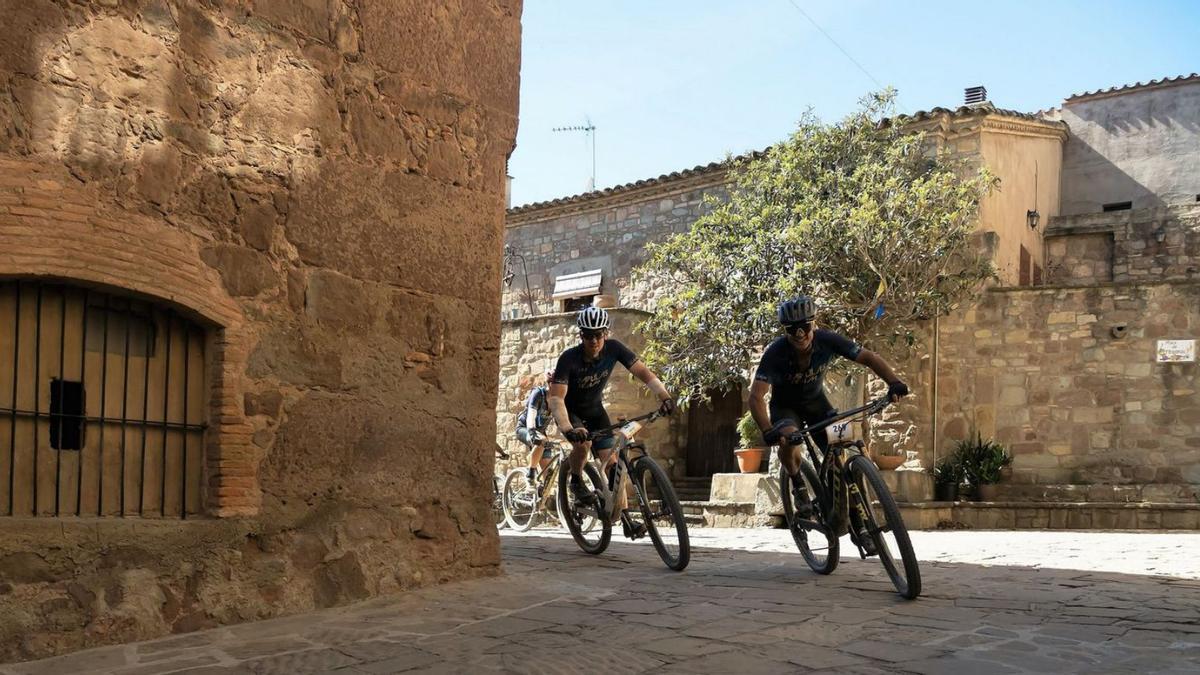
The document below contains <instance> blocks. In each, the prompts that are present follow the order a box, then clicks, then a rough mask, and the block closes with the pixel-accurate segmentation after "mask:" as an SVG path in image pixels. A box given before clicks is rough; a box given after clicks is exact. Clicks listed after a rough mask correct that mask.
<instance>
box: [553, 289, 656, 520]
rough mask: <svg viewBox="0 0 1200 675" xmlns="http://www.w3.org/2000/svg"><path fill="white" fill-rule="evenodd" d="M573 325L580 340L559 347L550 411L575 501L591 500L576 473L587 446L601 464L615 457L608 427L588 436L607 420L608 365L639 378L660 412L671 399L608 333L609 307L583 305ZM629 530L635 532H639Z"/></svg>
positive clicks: (631, 353)
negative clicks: (567, 447)
mask: <svg viewBox="0 0 1200 675" xmlns="http://www.w3.org/2000/svg"><path fill="white" fill-rule="evenodd" d="M576 325H577V326H579V341H580V342H579V344H578V345H576V346H574V347H571V348H570V349H568V350H566V351H565V352H563V353H562V355H561V356H559V357H558V365H557V366H555V368H554V377H553V379H552V380H551V384H550V412H551V413H553V415H554V421H555V422H556V423H557V424H558V428H559V429H560V430H562V432H563V436H565V437H566V439H567V440H568V441H570V442H571V457H570V466H571V492H572V493H574V495H575V499H576V501H579V502H582V503H585V504H592V503H595V501H596V496H595V494H593V493H592V492H591V491H589V490H588V489H587V488H586V487H585V486H584V484H583V479H582V476H581V473H582V472H583V465H584V464H585V463H586V462H587V454H588V450H589V449H592V450H596V451H597V455H598V456H599V458H600V460H601V461H602V462H603V463H604V465H605V466H606V467H607V466H610V465H612V464H613V463H615V461H616V457H615V456H613V454H612V447H613V445H614V444H615V443H616V439H615V438H614V437H613V435H612V433H611V432H609V433H608V434H605V435H604V436H602V437H599V438H596V439H593V440H591V441H589V440H588V434H589V430H591V429H599V428H603V427H607V426H610V425H611V424H612V422H611V421H610V420H609V418H608V412H607V411H605V409H604V385H605V384H606V383H607V382H608V378H609V376H610V375H612V371H613V368H615V367H616V365H617V364H618V363H620V364H621V365H623V366H625V369H626V370H628V371H629V372H630V374H632V375H633V376H634V377H636V378H638V379H639V380H641V381H642V382H643V383H644V384H645V385H646V387H647V388H648V389H650V391H651V392H653V393H654V395H655V396H656V397H658V399H659V401H660V408H659V409H660V411H661V412H662V413H663V414H670V413H672V412H674V411H675V400H674V399H673V398H671V394H670V393H669V392H668V391H667V388H666V387H665V386H663V383H662V382H661V381H660V380H659V379H658V376H656V375H655V374H654V373H653V372H651V371H650V369H649V368H647V367H646V364H644V363H642V362H641V361H640V360H638V357H637V355H636V354H634V353H633V352H632V351H630V349H629V348H628V347H626V346H625V345H624V344H621V342H619V341H618V340H614V339H610V338H609V337H608V312H606V311H604V310H603V309H601V308H599V307H585V308H584V309H583V310H582V311H580V312H579V314H578V315H577V316H576ZM624 499H625V496H624V494H622V495H620V496H619V497H618V500H620V501H621V502H622V503H621V504H620V507H621V508H624V507H625V505H624V503H623V502H624ZM641 527H645V526H644V525H641ZM626 534H627V535H628V534H630V533H626ZM633 534H634V536H637V535H638V534H639V533H633Z"/></svg>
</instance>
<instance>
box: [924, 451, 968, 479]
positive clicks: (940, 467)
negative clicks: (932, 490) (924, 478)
mask: <svg viewBox="0 0 1200 675" xmlns="http://www.w3.org/2000/svg"><path fill="white" fill-rule="evenodd" d="M931 473H932V474H933V482H934V484H935V485H958V484H959V483H962V480H963V470H962V466H961V465H960V464H959V463H958V458H957V457H956V456H955V455H950V456H949V457H945V458H943V459H942V461H940V462H938V463H937V466H935V467H933V471H932V472H931Z"/></svg>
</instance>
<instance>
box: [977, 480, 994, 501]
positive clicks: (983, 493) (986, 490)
mask: <svg viewBox="0 0 1200 675" xmlns="http://www.w3.org/2000/svg"><path fill="white" fill-rule="evenodd" d="M998 488H999V486H998V485H995V484H991V483H988V484H984V485H978V486H976V487H975V495H976V496H977V497H978V499H979V501H981V502H994V501H996V497H997V494H998V492H999V490H998Z"/></svg>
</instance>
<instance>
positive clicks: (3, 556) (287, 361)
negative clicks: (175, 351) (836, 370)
mask: <svg viewBox="0 0 1200 675" xmlns="http://www.w3.org/2000/svg"><path fill="white" fill-rule="evenodd" d="M520 12H521V3H520V2H519V0H514V1H512V2H507V1H502V2H497V3H467V4H464V5H450V6H441V5H431V4H429V3H425V2H420V1H417V0H386V1H385V0H328V1H322V2H288V1H283V0H278V1H264V0H255V1H250V0H245V1H238V2H222V3H193V2H177V1H171V0H128V1H124V0H123V1H121V2H117V1H115V0H114V1H112V2H95V3H75V2H67V1H65V0H64V1H60V2H55V1H51V0H0V16H3V17H4V22H3V23H4V24H5V25H4V30H3V33H2V34H0V279H3V280H5V281H8V282H12V281H14V280H21V281H22V282H23V283H26V284H29V285H34V284H36V283H37V282H38V281H46V282H49V281H52V282H53V283H55V284H62V285H64V286H67V287H69V288H72V289H74V288H78V289H84V291H86V292H91V293H97V294H99V293H103V294H105V295H106V297H107V296H109V295H111V296H113V297H117V298H122V297H130V298H135V299H136V300H137V302H139V303H145V304H147V305H153V306H155V307H159V308H163V310H164V311H169V312H171V313H173V314H175V315H179V316H183V317H186V318H187V319H188V320H189V321H191V322H192V323H193V324H195V325H197V326H199V327H200V328H201V329H202V331H203V335H204V340H203V345H204V350H203V355H204V358H203V360H204V364H205V365H204V371H203V373H202V375H203V377H204V379H205V382H204V387H202V388H201V390H202V394H200V395H201V396H203V397H204V399H205V400H204V401H203V405H202V406H200V409H201V410H202V415H203V421H204V431H203V436H204V443H203V446H202V448H195V447H193V448H192V449H191V452H192V453H196V454H193V457H194V458H198V459H199V460H201V464H200V465H198V466H200V467H201V468H200V469H199V470H201V471H202V480H201V481H200V486H201V487H200V493H199V494H195V495H193V498H194V499H195V506H194V508H191V509H190V510H189V512H188V514H187V515H188V517H187V518H186V519H180V518H178V517H176V518H161V517H160V518H156V519H152V518H150V517H149V515H146V516H143V515H141V514H140V513H138V512H134V513H129V512H126V511H125V510H124V507H125V505H126V503H127V502H125V501H124V498H122V502H121V503H120V504H119V505H117V504H116V503H115V502H105V505H102V506H101V507H100V509H99V511H98V512H91V515H89V511H88V508H83V507H82V506H80V507H79V511H80V512H82V513H81V515H80V516H76V513H75V508H74V507H73V506H72V504H73V502H69V501H58V500H57V498H55V499H51V500H50V501H46V500H47V499H49V498H47V497H46V496H45V491H44V490H41V491H37V494H38V495H39V496H38V497H36V498H34V500H33V501H32V502H29V503H26V502H24V501H21V500H19V499H14V498H13V497H12V496H15V495H16V494H17V493H16V492H10V491H9V489H8V480H5V481H3V482H4V483H5V485H4V489H5V493H4V495H3V497H4V498H3V499H0V503H3V506H0V511H3V512H4V513H5V514H6V515H4V516H3V517H0V534H2V535H3V536H0V660H10V659H20V658H29V657H33V656H43V655H48V654H50V653H54V652H58V651H63V650H68V649H74V648H79V647H83V646H89V645H95V644H102V643H111V642H118V641H130V640H135V639H140V638H145V637H149V636H153V635H160V634H164V633H169V632H183V631H187V630H192V629H196V628H200V627H205V626H211V625H215V624H220V623H227V622H236V621H245V620H251V619H258V618H264V617H268V616H273V615H278V614H282V613H287V612H294V611H300V610H305V609H310V608H313V607H323V606H329V605H334V604H338V603H342V602H347V601H350V600H354V599H359V598H364V597H368V596H371V595H375V594H380V593H388V592H394V591H397V590H400V589H403V588H407V587H411V586H416V585H422V584H428V583H437V582H440V581H445V580H448V579H455V578H462V577H468V576H473V575H480V574H492V573H495V572H496V571H497V569H498V564H499V550H498V542H497V538H496V533H495V529H494V527H493V526H492V525H491V521H490V519H489V514H488V513H487V509H488V504H489V502H490V497H489V495H490V469H491V466H492V449H493V441H492V439H493V438H494V435H495V424H496V419H495V399H496V386H497V381H496V371H497V357H498V350H499V346H500V339H499V326H498V321H497V319H496V317H497V316H498V315H499V313H500V307H499V300H498V297H497V293H496V289H497V288H498V287H499V283H500V251H501V240H502V223H503V209H504V190H505V179H504V166H505V159H506V157H507V156H508V154H509V153H510V152H511V150H512V147H513V143H514V138H515V133H516V113H517V79H518V71H519V45H520ZM488 252H490V254H489V253H488ZM481 253H482V254H481ZM467 259H469V260H471V261H472V264H471V265H468V266H461V267H460V268H459V269H458V270H457V271H456V272H455V273H453V274H447V273H446V262H447V261H454V260H467ZM12 287H13V288H16V289H17V290H16V291H15V292H13V293H12V294H11V295H6V296H5V298H4V299H3V300H0V313H2V312H4V311H11V312H15V313H10V314H8V315H7V316H8V320H6V321H5V322H2V323H0V332H4V331H10V330H12V326H11V325H6V324H13V325H21V326H25V325H29V324H28V322H30V321H32V322H34V325H36V326H37V327H38V328H37V330H36V331H34V330H32V329H30V330H26V329H25V328H22V329H21V332H20V334H19V336H18V337H19V339H18V340H17V342H18V344H17V345H16V346H15V349H14V345H13V344H12V343H13V340H12V339H11V338H9V339H0V351H4V350H7V351H5V353H6V355H8V356H9V357H11V358H12V359H13V362H22V361H21V360H22V359H25V360H29V359H31V358H33V357H32V356H31V354H33V352H31V351H30V349H31V348H33V346H34V343H35V342H36V340H40V339H42V337H41V336H42V331H41V328H40V326H41V323H42V322H41V320H40V315H39V314H34V313H33V312H35V311H41V310H40V305H38V309H37V310H35V309H34V307H35V305H34V304H33V303H31V302H27V301H24V297H25V296H22V295H21V294H22V291H21V290H20V289H21V287H20V286H16V285H12ZM7 288H8V287H6V289H5V290H6V292H7ZM39 297H40V296H39ZM66 297H67V296H65V295H64V298H66ZM83 297H84V298H86V297H87V295H83ZM18 298H21V301H20V304H19V305H18V304H17V303H18ZM83 302H84V306H83V307H81V309H84V311H88V310H91V309H92V307H91V306H87V300H84V301H83ZM63 303H64V304H63V306H64V308H68V309H66V311H65V312H64V313H63V315H64V316H66V315H68V314H72V313H73V312H74V311H75V310H73V309H69V307H70V306H69V305H68V304H67V300H66V299H64V300H63ZM14 307H19V309H14ZM72 315H73V314H72ZM14 316H15V317H18V320H17V321H12V318H13V317H14ZM85 316H86V314H85ZM65 323H66V320H65V319H64V324H65ZM84 325H87V324H86V321H85V324H84ZM55 329H56V331H57V326H56V327H55ZM64 332H65V333H67V334H68V337H67V338H65V339H64V341H63V344H66V342H67V341H69V340H71V339H75V340H76V341H78V340H80V338H79V337H74V338H72V337H70V336H69V334H70V330H69V329H64ZM55 334H56V335H57V332H56V333H55ZM151 334H154V333H151ZM30 336H33V337H30ZM56 339H57V338H56ZM127 341H128V340H127ZM84 342H86V340H84ZM38 344H40V343H38ZM5 345H8V346H7V347H6V346H5ZM82 349H83V350H84V351H87V350H91V349H92V347H91V346H88V347H85V348H82ZM96 349H99V350H100V353H101V354H103V355H104V357H103V358H104V362H105V363H108V361H109V360H112V361H113V363H114V364H116V363H121V361H120V360H119V356H116V355H114V352H113V349H111V348H110V347H98V348H96ZM126 350H128V347H126ZM168 354H169V352H168ZM56 356H57V355H56ZM125 359H126V361H128V359H129V353H128V351H126V352H125ZM73 363H76V361H71V360H69V359H68V360H66V364H64V365H62V366H59V365H58V364H57V363H54V364H51V363H50V362H49V361H46V365H45V367H41V368H39V369H36V370H35V371H34V373H36V374H35V375H32V376H30V377H29V382H25V381H24V378H25V377H26V376H25V375H24V374H23V373H24V372H25V371H24V370H23V369H21V368H12V367H11V364H9V366H10V367H7V369H0V379H4V380H5V381H4V382H0V390H3V392H4V393H3V394H0V408H3V409H6V410H8V411H9V412H8V413H6V414H3V415H0V419H2V420H3V421H2V422H0V424H3V425H4V426H5V428H4V429H0V464H2V465H3V468H4V470H5V472H6V479H7V478H9V477H10V476H11V477H15V479H23V477H24V476H25V475H26V473H27V472H28V471H29V470H30V467H29V465H28V462H26V461H25V460H23V459H21V458H23V457H25V456H26V455H27V456H28V457H31V458H32V459H31V460H29V461H31V462H33V463H34V464H35V465H36V466H37V467H38V468H39V469H40V468H41V467H42V463H44V462H51V461H53V462H55V464H48V465H46V466H57V465H61V466H63V467H70V466H75V467H76V468H77V469H79V471H77V472H76V473H75V474H71V473H70V472H63V474H62V476H64V477H65V478H62V477H60V480H68V479H70V477H71V476H72V475H74V476H75V477H76V478H77V477H78V475H80V473H82V475H84V476H89V475H90V476H94V473H92V474H89V473H88V472H87V471H88V467H94V466H101V465H102V466H104V467H110V466H111V467H112V468H111V472H113V473H112V475H113V476H119V478H116V479H114V480H119V481H120V485H121V486H122V489H124V486H125V485H127V484H128V485H131V486H133V489H134V490H135V491H137V492H141V490H139V489H138V486H137V484H136V483H133V482H131V481H133V480H134V478H133V476H135V475H136V474H137V471H138V469H137V468H136V467H137V464H136V462H137V461H139V460H138V459H137V455H134V454H133V453H132V452H131V453H130V454H129V456H128V457H127V456H126V454H125V452H124V448H122V452H121V453H120V454H118V453H116V452H115V450H114V446H110V443H112V442H113V441H112V440H111V439H112V438H116V437H117V436H120V437H121V438H124V437H125V433H126V430H125V428H124V427H125V426H126V425H125V424H124V423H122V424H121V425H120V427H119V431H120V432H121V433H120V434H118V433H116V430H117V429H118V427H116V426H114V425H115V422H114V421H113V419H112V417H113V416H114V414H115V413H113V412H112V409H111V408H109V406H108V401H107V400H105V401H104V402H103V403H101V401H100V397H101V396H103V394H100V393H99V391H100V390H102V389H104V388H105V385H107V387H108V388H110V389H115V388H118V387H119V386H120V380H119V379H114V378H116V377H117V374H116V373H113V372H108V373H106V374H104V375H96V374H94V373H93V372H92V371H91V370H87V371H86V372H82V371H81V372H74V371H72V368H76V369H77V370H78V368H79V367H78V366H72V365H70V364H73ZM110 370H111V369H110ZM126 377H127V378H128V377H129V375H128V373H126ZM51 378H60V379H63V380H74V379H75V378H79V379H80V380H82V381H83V382H82V389H83V391H85V392H86V397H87V398H86V403H85V404H84V407H85V408H86V410H85V411H84V412H83V414H84V415H86V417H87V420H86V431H85V433H84V438H85V441H84V443H83V448H82V449H79V450H71V451H68V450H62V449H57V448H56V447H54V446H52V445H51V443H53V442H54V441H52V440H51V439H50V438H49V437H50V435H51V434H50V433H49V430H48V429H46V427H47V426H48V421H47V420H46V419H45V418H46V411H49V410H51V409H52V408H53V406H54V405H59V404H58V403H55V402H53V401H51V400H50V398H51V394H50V389H51V387H50V386H49V383H50V380H51ZM42 379H45V380H46V382H41V380H42ZM98 379H99V381H98ZM35 381H36V382H37V383H38V386H37V387H36V388H35V387H34V386H33V385H34V382H35ZM27 385H28V386H27ZM14 393H15V397H14ZM193 401H194V399H193ZM94 406H99V407H100V408H104V409H106V410H102V411H97V410H96V409H94ZM119 408H120V406H117V409H119ZM106 414H107V415H108V416H109V419H108V420H107V421H106V420H105V419H104V418H105V415H106ZM97 415H98V416H99V419H95V417H96V416H97ZM122 416H123V415H122ZM25 429H29V430H31V431H32V430H34V429H38V430H40V431H41V434H40V435H39V433H38V431H33V433H32V435H31V436H30V438H33V439H41V440H34V441H33V443H34V447H25V445H24V441H23V440H22V439H24V438H25V437H26V436H25V435H24V434H25V431H24V430H25ZM165 429H166V422H165V418H164V430H165ZM106 430H107V431H108V435H107V436H106V435H105V433H104V432H105V431H106ZM164 434H165V431H164ZM10 438H15V439H17V442H15V443H13V442H10ZM106 438H107V439H109V440H106ZM10 446H11V447H10ZM165 452H166V450H164V453H165ZM23 453H25V454H23ZM118 456H119V457H120V460H116V459H114V458H115V457H118ZM10 457H16V458H17V459H16V460H12V459H10ZM143 459H144V456H143ZM14 461H15V463H14ZM22 462H25V463H22ZM96 462H100V463H101V464H96ZM113 462H120V463H118V464H115V465H114V464H112V463H113ZM72 463H74V464H72ZM79 467H82V468H79ZM34 471H35V475H41V476H43V478H39V479H38V480H44V479H45V478H44V476H45V475H46V474H45V473H43V472H41V471H37V469H34ZM99 471H100V475H99V477H96V478H94V480H97V481H99V483H100V484H103V481H105V480H106V478H105V477H106V476H108V475H109V473H107V472H109V471H110V469H108V468H106V469H103V470H99ZM51 475H53V474H51ZM64 487H65V488H66V489H64V490H62V492H64V493H67V492H71V491H73V490H74V489H75V487H74V485H66V486H64ZM20 494H24V493H20ZM55 494H57V493H55ZM22 499H23V498H22ZM129 503H132V502H129ZM110 504H111V505H110ZM75 506H79V505H75ZM118 506H119V507H120V508H121V512H122V513H123V514H124V517H120V516H119V515H118V514H117V512H116V509H117V508H118ZM60 507H61V508H60ZM89 508H90V507H89ZM96 513H99V514H101V515H102V516H104V517H96ZM56 514H57V515H56ZM113 516H115V517H113Z"/></svg>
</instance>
